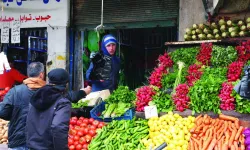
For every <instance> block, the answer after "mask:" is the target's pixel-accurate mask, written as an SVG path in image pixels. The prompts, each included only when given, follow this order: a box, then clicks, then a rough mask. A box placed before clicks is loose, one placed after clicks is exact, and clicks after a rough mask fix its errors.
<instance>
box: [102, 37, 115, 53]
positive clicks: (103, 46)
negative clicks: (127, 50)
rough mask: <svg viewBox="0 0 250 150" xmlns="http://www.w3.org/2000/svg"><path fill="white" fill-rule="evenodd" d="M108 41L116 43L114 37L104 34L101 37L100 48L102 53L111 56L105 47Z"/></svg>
mask: <svg viewBox="0 0 250 150" xmlns="http://www.w3.org/2000/svg"><path fill="white" fill-rule="evenodd" d="M110 43H115V44H117V40H116V38H115V37H114V36H113V35H111V34H108V35H105V36H104V37H103V39H102V45H101V49H102V52H103V54H104V55H107V56H111V55H110V54H109V52H108V50H107V49H106V45H108V44H110Z"/></svg>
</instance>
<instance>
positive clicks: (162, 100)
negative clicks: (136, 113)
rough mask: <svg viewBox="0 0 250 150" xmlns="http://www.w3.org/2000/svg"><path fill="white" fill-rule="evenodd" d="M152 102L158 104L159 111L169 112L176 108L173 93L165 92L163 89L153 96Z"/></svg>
mask: <svg viewBox="0 0 250 150" xmlns="http://www.w3.org/2000/svg"><path fill="white" fill-rule="evenodd" d="M151 103H152V104H153V105H156V107H157V111H158V112H169V111H173V110H174V103H173V101H172V99H171V95H169V94H165V93H164V92H162V91H159V92H158V93H157V94H156V95H155V96H153V100H152V101H151ZM150 105H151V104H150Z"/></svg>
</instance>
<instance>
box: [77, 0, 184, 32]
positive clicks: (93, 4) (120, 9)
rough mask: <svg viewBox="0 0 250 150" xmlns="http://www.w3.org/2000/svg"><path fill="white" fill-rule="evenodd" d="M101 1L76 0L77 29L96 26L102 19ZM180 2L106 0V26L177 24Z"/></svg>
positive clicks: (167, 0)
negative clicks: (156, 23)
mask: <svg viewBox="0 0 250 150" xmlns="http://www.w3.org/2000/svg"><path fill="white" fill-rule="evenodd" d="M101 2H102V1H101V0H74V1H73V16H74V18H73V20H74V25H75V26H77V27H88V26H96V25H99V24H100V19H101ZM178 12H179V0H104V24H120V25H122V24H129V23H148V24H150V23H151V24H152V23H154V22H164V21H165V22H166V21H168V22H170V23H169V26H173V25H175V24H177V19H178Z"/></svg>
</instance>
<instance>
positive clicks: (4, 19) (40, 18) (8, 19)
mask: <svg viewBox="0 0 250 150" xmlns="http://www.w3.org/2000/svg"><path fill="white" fill-rule="evenodd" d="M50 18H51V16H50V15H46V16H35V17H32V15H31V14H29V15H28V16H26V15H23V16H22V15H20V17H19V18H14V17H7V16H5V17H0V22H12V21H14V20H20V21H21V22H27V21H37V22H42V21H45V22H46V21H47V20H49V19H50Z"/></svg>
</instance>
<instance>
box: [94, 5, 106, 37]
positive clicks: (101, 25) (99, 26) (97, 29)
mask: <svg viewBox="0 0 250 150" xmlns="http://www.w3.org/2000/svg"><path fill="white" fill-rule="evenodd" d="M103 27H104V26H103V0H102V10H101V24H100V25H98V26H97V27H96V28H95V31H96V32H97V33H99V30H101V29H102V28H103ZM98 35H99V34H98Z"/></svg>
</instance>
